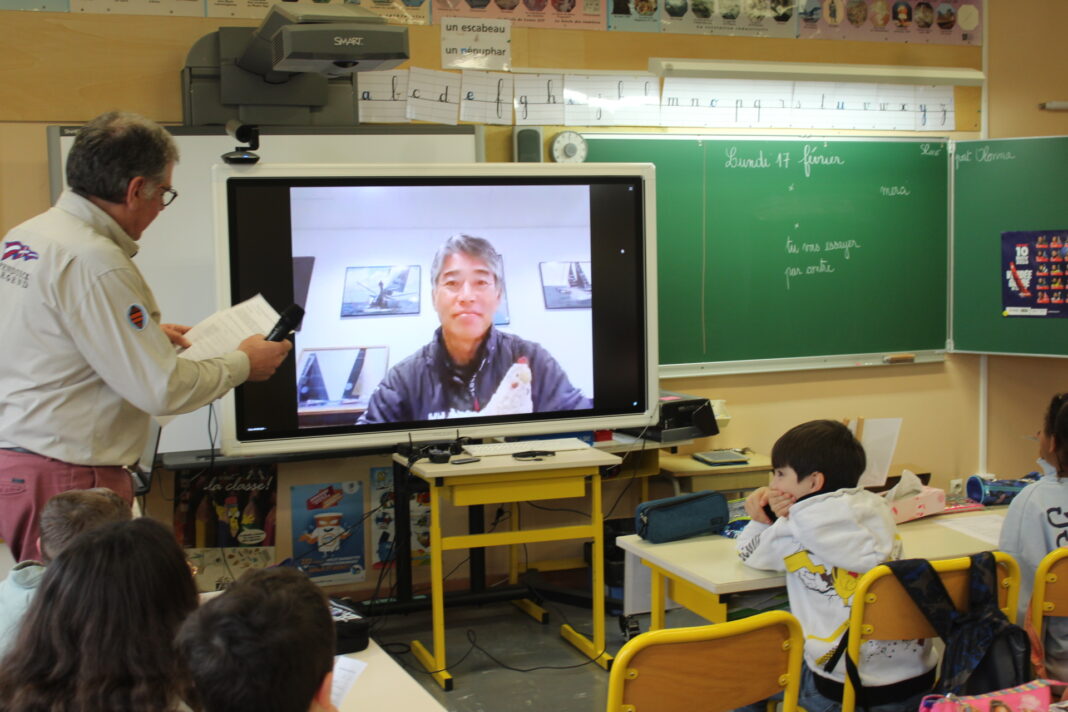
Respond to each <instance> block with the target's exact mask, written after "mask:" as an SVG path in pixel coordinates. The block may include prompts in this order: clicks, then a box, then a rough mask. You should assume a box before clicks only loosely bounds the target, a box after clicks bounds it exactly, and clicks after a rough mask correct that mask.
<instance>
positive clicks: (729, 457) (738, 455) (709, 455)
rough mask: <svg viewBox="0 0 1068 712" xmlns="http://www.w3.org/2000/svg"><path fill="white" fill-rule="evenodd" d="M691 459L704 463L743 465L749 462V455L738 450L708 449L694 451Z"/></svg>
mask: <svg viewBox="0 0 1068 712" xmlns="http://www.w3.org/2000/svg"><path fill="white" fill-rule="evenodd" d="M693 459H695V460H697V461H698V462H703V463H705V464H706V465H712V466H713V467H715V466H717V465H745V464H748V463H749V456H748V455H746V454H745V453H742V452H739V451H738V450H708V451H706V452H695V453H694V454H693Z"/></svg>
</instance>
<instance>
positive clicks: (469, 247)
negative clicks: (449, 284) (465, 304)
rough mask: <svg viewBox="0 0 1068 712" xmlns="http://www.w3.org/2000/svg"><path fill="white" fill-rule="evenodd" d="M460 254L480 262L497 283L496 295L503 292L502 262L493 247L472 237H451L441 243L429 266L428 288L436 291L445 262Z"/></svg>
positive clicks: (484, 239)
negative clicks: (484, 264) (483, 263)
mask: <svg viewBox="0 0 1068 712" xmlns="http://www.w3.org/2000/svg"><path fill="white" fill-rule="evenodd" d="M460 252H462V253H463V254H465V255H468V256H469V257H474V258H475V259H478V260H482V261H483V262H485V263H486V266H487V267H489V270H490V272H492V273H493V279H494V280H495V281H496V282H497V293H498V294H500V293H502V292H503V291H504V260H502V259H501V255H500V253H499V252H497V250H495V249H494V248H493V245H492V244H491V243H490V241H489V240H487V239H486V238H484V237H475V236H474V235H453V236H452V237H450V238H449V239H448V240H446V241H445V242H443V243H442V245H441V247H439V248H438V252H437V254H436V255H434V261H433V262H432V263H431V265H430V286H431V287H432V288H434V289H437V286H438V277H440V276H441V270H442V269H444V267H445V262H446V261H447V260H448V259H449V258H450V257H452V256H453V255H455V254H457V253H460Z"/></svg>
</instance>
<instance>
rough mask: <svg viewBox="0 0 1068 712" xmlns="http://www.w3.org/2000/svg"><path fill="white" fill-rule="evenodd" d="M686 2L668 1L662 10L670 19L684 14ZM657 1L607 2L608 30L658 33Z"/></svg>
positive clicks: (680, 0)
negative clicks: (669, 15)
mask: <svg viewBox="0 0 1068 712" xmlns="http://www.w3.org/2000/svg"><path fill="white" fill-rule="evenodd" d="M687 7H688V5H687V0H669V2H667V3H666V6H665V8H664V10H666V11H667V12H668V13H669V14H670V13H672V12H674V13H676V14H674V15H672V17H681V14H679V13H680V12H682V13H683V14H685V11H686V8H687ZM660 14H661V8H660V2H659V0H608V29H609V30H612V31H621V32H660V31H661V30H662V28H661V24H660Z"/></svg>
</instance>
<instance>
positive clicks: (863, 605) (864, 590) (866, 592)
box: [842, 551, 1020, 712]
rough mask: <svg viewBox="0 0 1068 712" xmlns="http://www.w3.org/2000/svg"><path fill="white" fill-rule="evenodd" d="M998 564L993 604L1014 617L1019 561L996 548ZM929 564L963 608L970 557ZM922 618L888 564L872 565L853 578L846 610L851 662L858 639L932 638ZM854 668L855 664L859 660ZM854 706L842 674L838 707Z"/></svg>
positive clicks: (857, 650)
mask: <svg viewBox="0 0 1068 712" xmlns="http://www.w3.org/2000/svg"><path fill="white" fill-rule="evenodd" d="M994 560H995V562H996V566H997V577H998V581H999V586H998V607H999V608H1000V609H1001V611H1002V612H1003V613H1004V614H1005V615H1006V617H1008V619H1009V620H1010V621H1012V622H1013V623H1015V622H1016V602H1017V600H1018V598H1019V595H1020V567H1019V565H1018V564H1017V563H1016V560H1015V559H1014V558H1012V557H1011V556H1009V555H1008V554H1006V553H1004V552H1001V551H995V552H994ZM931 565H932V566H933V567H934V570H935V571H936V572H937V573H938V576H939V578H941V579H942V583H943V584H944V585H945V587H946V591H947V592H948V593H949V595H950V597H951V598H952V599H953V602H954V603H955V604H956V606H957V610H961V611H963V610H966V609H967V608H968V569H969V568H970V567H971V559H970V558H968V557H961V558H957V559H941V560H938V561H932V562H931ZM937 637H938V633H936V632H935V630H934V628H932V627H931V624H930V623H928V622H927V618H925V617H924V615H923V613H922V612H921V611H920V610H919V609H918V608H916V604H915V603H913V602H912V599H911V598H910V597H909V594H908V592H906V591H905V589H904V587H902V585H901V584H900V583H898V580H897V577H896V576H894V573H893V571H891V570H890V567H889V566H876V567H875V568H873V569H872V570H871V571H869V572H868V573H866V574H864V575H863V576H862V577H861V578H860V581H858V582H857V588H856V591H855V592H854V593H853V609H852V612H851V613H850V616H849V642H848V645H847V647H846V655H848V656H849V657H850V658H851V659H852V660H853V662H854V663H856V662H857V661H858V660H859V659H860V646H861V643H863V642H865V641H868V640H913V639H916V638H937ZM858 668H859V665H858ZM855 708H856V690H854V689H853V685H852V683H851V682H850V681H849V678H848V676H847V677H846V681H845V686H844V689H843V692H842V712H853V711H854V709H855Z"/></svg>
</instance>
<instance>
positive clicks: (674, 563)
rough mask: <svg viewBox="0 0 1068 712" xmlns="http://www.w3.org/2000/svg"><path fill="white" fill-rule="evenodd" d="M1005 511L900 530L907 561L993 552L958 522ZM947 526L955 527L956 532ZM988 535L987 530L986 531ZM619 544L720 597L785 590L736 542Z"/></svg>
mask: <svg viewBox="0 0 1068 712" xmlns="http://www.w3.org/2000/svg"><path fill="white" fill-rule="evenodd" d="M1007 509H1008V508H1007V507H991V508H987V509H983V510H978V511H973V512H960V513H956V514H941V515H936V516H933V517H924V518H923V519H917V520H914V521H911V522H905V523H904V524H900V525H898V532H899V533H900V534H901V539H902V543H903V544H904V547H905V551H904V556H905V557H906V558H925V559H945V558H952V557H954V556H968V555H969V554H975V553H978V552H980V551H991V550H993V549H996V548H997V543H996V542H993V543H991V541H989V539H987V538H981V537H978V536H972V535H969V534H967V533H965V532H962V531H960V530H959V522H962V521H967V518H969V517H975V518H977V521H976V523H977V524H978V523H980V522H982V523H984V524H989V523H990V522H991V521H992V518H993V517H1001V518H1003V517H1004V516H1005V511H1006V510H1007ZM947 522H952V523H954V527H951V526H948V525H947ZM984 529H989V527H985V528H984ZM616 544H617V545H618V546H619V547H620V548H621V549H623V550H624V551H628V552H630V553H632V554H634V555H636V556H638V557H640V558H642V559H644V560H645V561H648V562H649V563H651V564H654V565H655V566H658V567H660V568H661V569H664V570H665V571H667V572H669V573H671V574H673V575H675V576H677V577H679V578H681V579H683V580H686V581H689V582H691V583H693V584H695V585H697V586H700V587H701V588H703V589H705V590H708V591H711V592H713V593H716V594H726V593H739V592H741V591H758V590H760V589H765V588H775V587H778V586H785V585H786V579H785V577H784V576H783V574H782V573H779V572H776V571H765V570H763V569H754V568H750V567H749V566H746V565H745V564H743V563H742V562H741V561H740V560H739V559H738V552H737V547H736V542H735V540H734V539H728V538H727V537H723V536H718V535H708V536H701V537H694V538H692V539H683V540H681V541H672V542H666V543H664V544H650V543H649V542H647V541H645V540H644V539H642V538H640V537H639V536H638V535H637V534H630V535H628V536H621V537H617V538H616Z"/></svg>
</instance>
